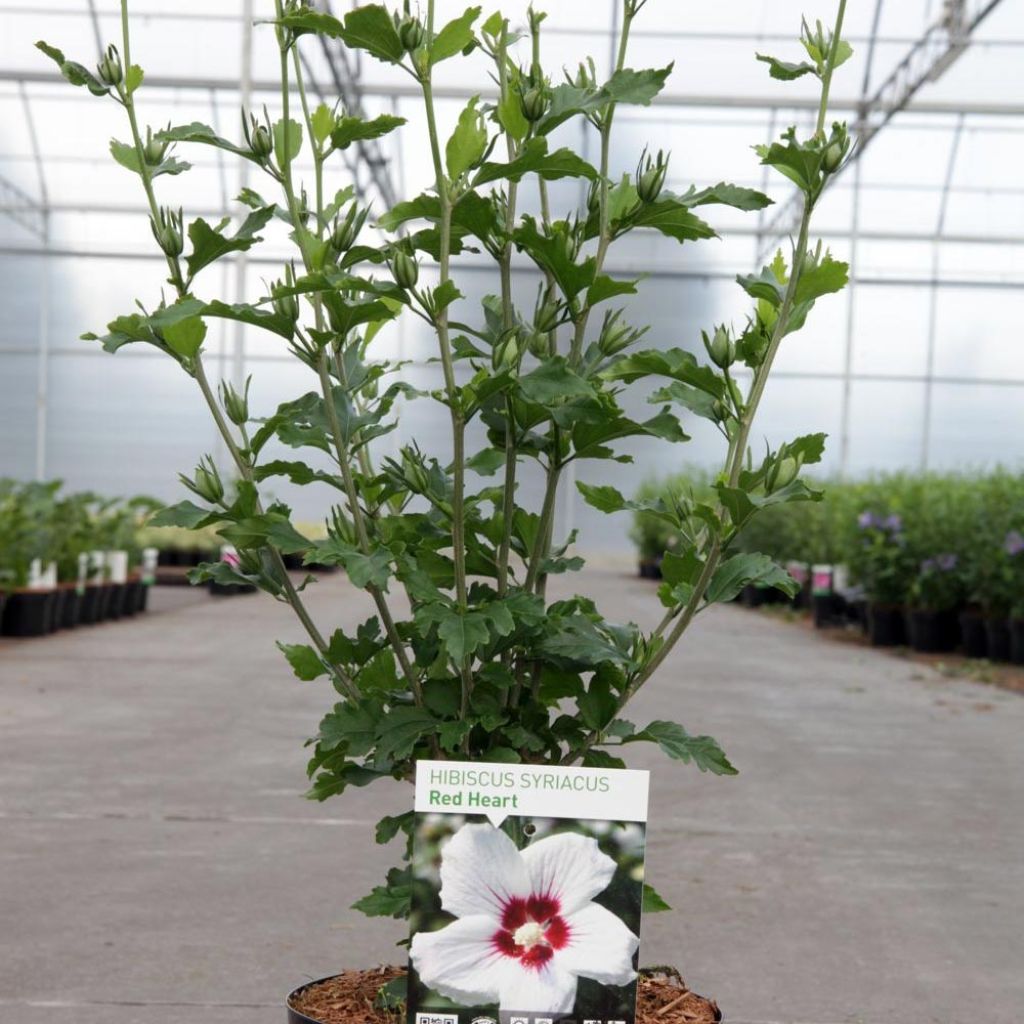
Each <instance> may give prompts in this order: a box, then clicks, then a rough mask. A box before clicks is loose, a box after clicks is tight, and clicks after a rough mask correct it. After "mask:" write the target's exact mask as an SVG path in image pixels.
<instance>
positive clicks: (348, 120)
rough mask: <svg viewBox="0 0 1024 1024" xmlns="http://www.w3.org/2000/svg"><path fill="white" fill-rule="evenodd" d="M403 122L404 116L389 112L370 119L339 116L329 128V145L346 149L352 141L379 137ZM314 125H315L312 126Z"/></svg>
mask: <svg viewBox="0 0 1024 1024" xmlns="http://www.w3.org/2000/svg"><path fill="white" fill-rule="evenodd" d="M403 124H405V118H404V117H394V116H392V115H391V114H381V115H380V117H375V118H373V120H371V121H366V120H364V119H363V118H361V117H348V116H345V117H339V118H338V120H337V121H336V122H334V124H333V126H332V127H331V129H330V130H329V132H328V134H329V135H330V137H331V145H332V146H334V148H335V149H347V148H348V147H349V146H351V145H352V143H353V142H363V141H365V140H367V139H379V138H381V137H382V136H384V135H387V134H388V133H389V132H393V131H394V130H395V129H396V128H398V127H400V126H401V125H403ZM314 127H315V126H314Z"/></svg>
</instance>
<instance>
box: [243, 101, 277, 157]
mask: <svg viewBox="0 0 1024 1024" xmlns="http://www.w3.org/2000/svg"><path fill="white" fill-rule="evenodd" d="M242 134H243V135H244V136H245V143H246V145H247V146H248V147H249V152H250V153H252V155H253V156H254V157H255V158H256V160H258V161H259V162H260V163H261V164H262V163H265V162H266V161H267V159H268V158H269V157H270V155H271V154H272V153H273V152H274V137H273V135H272V134H271V132H270V119H269V117H268V118H267V119H266V124H264V123H262V122H260V121H257V120H256V118H255V117H254V116H253V115H252V114H250V115H249V116H248V118H247V117H246V116H245V111H244V110H243V111H242Z"/></svg>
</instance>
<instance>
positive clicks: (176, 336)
mask: <svg viewBox="0 0 1024 1024" xmlns="http://www.w3.org/2000/svg"><path fill="white" fill-rule="evenodd" d="M163 335H164V340H165V341H166V342H167V344H168V346H169V347H170V348H171V350H172V351H174V352H177V353H178V355H179V356H181V357H182V358H183V359H195V357H196V355H197V353H198V352H199V349H200V348H201V347H202V344H203V341H204V340H205V338H206V324H204V323H203V321H202V320H201V319H200V318H199V317H197V316H193V317H189V318H188V319H186V320H179V321H177V322H176V323H172V324H168V325H167V326H166V327H165V328H164V329H163Z"/></svg>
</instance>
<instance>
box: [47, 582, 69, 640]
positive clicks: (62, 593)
mask: <svg viewBox="0 0 1024 1024" xmlns="http://www.w3.org/2000/svg"><path fill="white" fill-rule="evenodd" d="M67 593H68V592H67V590H66V589H65V588H64V587H60V586H59V587H57V589H56V590H55V591H54V592H53V599H52V600H51V601H50V628H49V629H48V630H47V632H48V633H55V632H56V631H57V630H58V629H60V628H61V623H62V622H63V621H64V603H65V601H66V599H67Z"/></svg>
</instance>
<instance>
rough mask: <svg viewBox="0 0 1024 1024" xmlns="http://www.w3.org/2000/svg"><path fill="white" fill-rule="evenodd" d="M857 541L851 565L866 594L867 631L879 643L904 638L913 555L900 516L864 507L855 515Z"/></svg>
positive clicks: (899, 641)
mask: <svg viewBox="0 0 1024 1024" xmlns="http://www.w3.org/2000/svg"><path fill="white" fill-rule="evenodd" d="M857 526H858V531H859V543H858V545H857V547H856V548H855V549H854V551H853V552H851V564H850V569H851V572H852V573H853V574H854V577H855V579H856V580H857V581H858V582H860V583H861V584H863V586H864V589H865V592H866V597H867V602H868V604H867V616H868V635H869V636H870V638H871V643H872V644H874V645H875V646H878V647H895V646H898V645H900V644H902V643H905V642H906V629H905V625H904V620H905V614H904V604H905V601H906V598H907V590H908V587H909V584H910V580H911V579H912V578H913V565H914V556H913V554H912V553H911V552H910V551H909V549H908V545H907V538H906V534H905V533H904V530H903V517H902V516H900V515H899V514H898V513H895V512H890V513H887V514H884V515H880V514H878V513H876V512H874V511H871V510H865V511H864V512H862V513H861V514H860V515H859V516H858V517H857Z"/></svg>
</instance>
